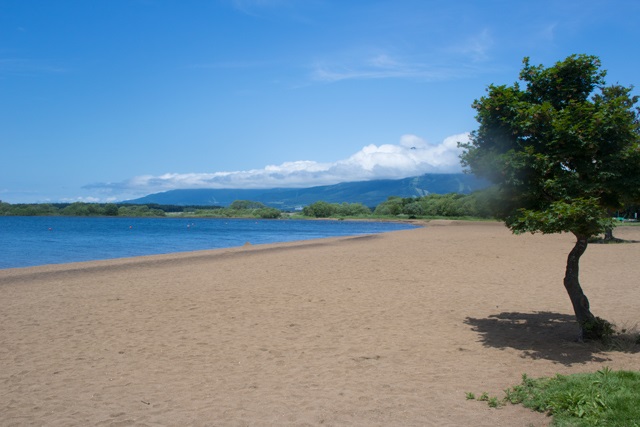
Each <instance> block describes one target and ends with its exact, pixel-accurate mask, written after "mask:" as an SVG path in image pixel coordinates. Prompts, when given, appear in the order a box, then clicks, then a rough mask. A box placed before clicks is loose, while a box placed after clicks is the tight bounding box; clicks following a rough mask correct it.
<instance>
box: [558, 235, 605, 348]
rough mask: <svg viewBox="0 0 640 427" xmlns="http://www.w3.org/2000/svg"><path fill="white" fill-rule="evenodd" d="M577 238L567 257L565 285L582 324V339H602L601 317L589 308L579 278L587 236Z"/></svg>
mask: <svg viewBox="0 0 640 427" xmlns="http://www.w3.org/2000/svg"><path fill="white" fill-rule="evenodd" d="M576 238H577V240H576V244H575V246H574V247H573V249H572V250H571V252H570V253H569V257H568V258H567V270H566V273H565V276H564V287H565V289H566V290H567V293H568V294H569V298H570V299H571V304H573V311H574V313H575V315H576V320H577V321H578V325H579V326H580V339H581V340H582V339H600V338H602V331H601V329H602V328H600V327H598V324H599V319H597V318H596V317H595V316H594V315H593V314H592V313H591V311H590V310H589V300H588V299H587V296H586V295H585V294H584V292H582V287H581V286H580V281H579V278H578V273H579V271H580V257H581V256H582V254H584V252H585V251H586V250H587V244H588V242H587V237H586V236H579V235H576Z"/></svg>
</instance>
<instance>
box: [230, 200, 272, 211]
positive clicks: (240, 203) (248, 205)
mask: <svg viewBox="0 0 640 427" xmlns="http://www.w3.org/2000/svg"><path fill="white" fill-rule="evenodd" d="M262 208H266V206H265V205H264V203H260V202H252V201H251V200H235V201H234V202H232V203H231V204H230V205H229V209H232V210H238V211H240V210H248V209H262Z"/></svg>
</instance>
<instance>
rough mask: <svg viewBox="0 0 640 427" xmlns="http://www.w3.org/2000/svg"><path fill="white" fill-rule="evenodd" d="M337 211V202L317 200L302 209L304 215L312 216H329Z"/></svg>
mask: <svg viewBox="0 0 640 427" xmlns="http://www.w3.org/2000/svg"><path fill="white" fill-rule="evenodd" d="M337 212H338V204H336V203H327V202H323V201H318V202H315V203H312V204H310V205H309V206H305V207H304V208H303V209H302V214H303V215H304V216H310V217H313V218H329V217H331V216H333V215H335V214H336V213H337Z"/></svg>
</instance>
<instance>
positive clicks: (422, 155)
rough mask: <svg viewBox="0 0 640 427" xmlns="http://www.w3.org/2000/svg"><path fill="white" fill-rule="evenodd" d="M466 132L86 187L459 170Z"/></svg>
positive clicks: (251, 184)
mask: <svg viewBox="0 0 640 427" xmlns="http://www.w3.org/2000/svg"><path fill="white" fill-rule="evenodd" d="M468 138H469V134H468V133H463V134H459V135H453V136H450V137H448V138H446V139H445V140H444V141H442V142H441V143H439V144H430V143H428V142H427V141H425V140H424V139H422V138H420V137H418V136H416V135H403V136H402V137H401V138H400V141H399V143H398V144H383V145H380V146H377V145H374V144H370V145H367V146H365V147H363V148H362V149H361V150H360V151H358V152H357V153H355V154H353V155H352V156H350V157H349V158H347V159H344V160H338V161H336V162H332V163H318V162H314V161H310V160H301V161H294V162H285V163H282V164H280V165H267V166H265V167H264V168H262V169H252V170H246V171H231V172H211V173H166V174H163V175H158V176H154V175H141V176H136V177H133V178H131V179H129V180H127V181H124V182H120V183H99V184H91V185H88V186H86V187H85V188H88V189H92V190H98V191H101V192H104V193H108V194H111V195H112V197H113V195H114V194H126V195H127V196H128V197H135V196H139V195H145V194H150V193H155V192H160V191H167V190H174V189H186V188H302V187H313V186H318V185H330V184H337V183H340V182H353V181H367V180H373V179H400V178H406V177H410V176H417V175H422V174H425V173H455V172H460V171H461V166H460V161H459V158H458V156H459V154H460V149H459V148H458V144H457V143H458V142H467V141H468Z"/></svg>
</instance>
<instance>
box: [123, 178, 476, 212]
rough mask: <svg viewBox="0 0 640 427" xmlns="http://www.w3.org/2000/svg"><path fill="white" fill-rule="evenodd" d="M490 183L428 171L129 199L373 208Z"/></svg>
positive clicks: (194, 203)
mask: <svg viewBox="0 0 640 427" xmlns="http://www.w3.org/2000/svg"><path fill="white" fill-rule="evenodd" d="M487 186H488V183H487V182H486V181H483V180H480V179H478V178H476V177H475V176H473V175H469V174H462V173H458V174H425V175H420V176H415V177H411V178H404V179H382V180H373V181H359V182H344V183H340V184H334V185H323V186H318V187H309V188H272V189H185V190H170V191H165V192H161V193H154V194H149V195H147V196H144V197H141V198H139V199H134V200H128V201H126V202H124V203H132V204H160V205H179V206H228V205H230V204H231V203H232V202H234V201H236V200H251V201H254V202H261V203H264V204H265V205H267V206H270V207H274V208H278V209H281V210H295V209H300V208H301V207H303V206H307V205H310V204H312V203H315V202H317V201H324V202H328V203H343V202H347V203H362V204H363V205H365V206H369V207H371V208H373V207H375V206H377V205H379V204H380V203H381V202H383V201H385V200H387V199H388V198H389V197H390V196H398V197H420V196H426V195H428V194H446V193H462V194H468V193H471V192H473V191H476V190H480V189H483V188H486V187H487Z"/></svg>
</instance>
